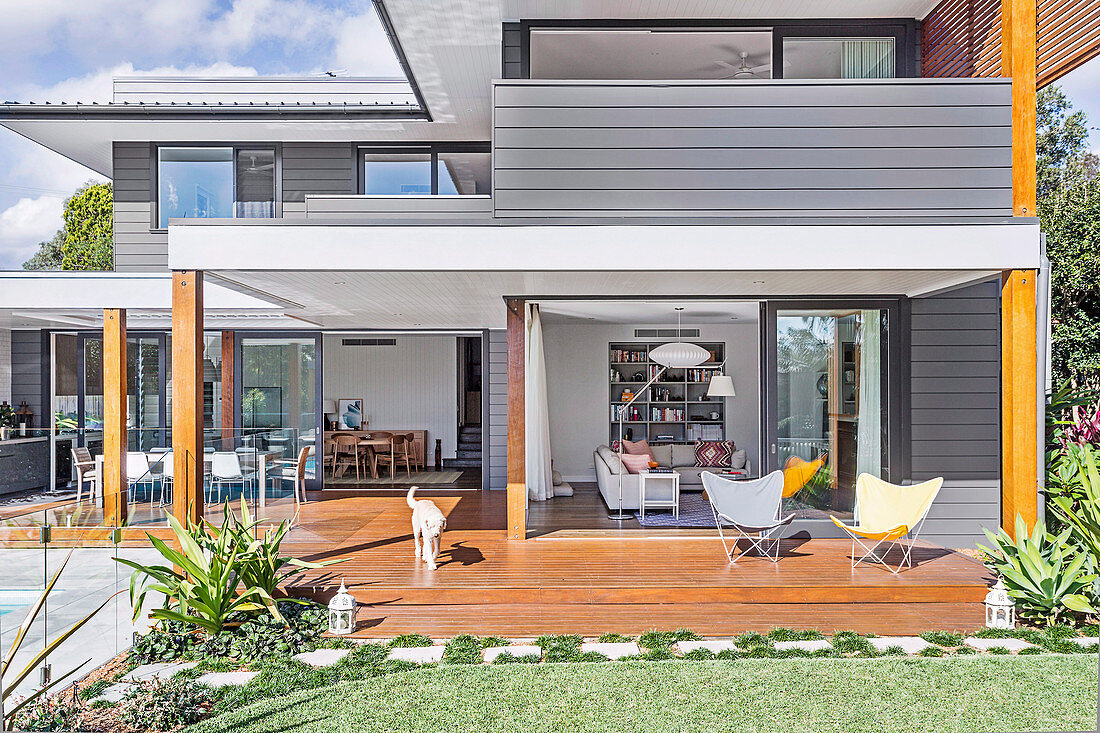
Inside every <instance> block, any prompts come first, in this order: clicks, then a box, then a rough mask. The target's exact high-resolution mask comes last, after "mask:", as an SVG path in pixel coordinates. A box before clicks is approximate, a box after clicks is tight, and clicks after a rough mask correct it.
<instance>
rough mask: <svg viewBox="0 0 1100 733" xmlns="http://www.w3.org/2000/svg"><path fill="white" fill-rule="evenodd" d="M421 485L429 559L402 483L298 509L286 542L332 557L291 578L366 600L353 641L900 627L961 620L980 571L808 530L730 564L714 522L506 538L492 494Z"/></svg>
mask: <svg viewBox="0 0 1100 733" xmlns="http://www.w3.org/2000/svg"><path fill="white" fill-rule="evenodd" d="M325 493H326V494H327V493H328V492H325ZM421 496H423V497H431V498H433V500H434V501H436V503H437V504H439V506H440V508H441V509H442V510H443V512H444V513H445V514H446V515H447V516H448V524H447V531H446V533H445V534H444V537H443V552H442V555H441V558H440V566H439V569H438V570H436V571H435V572H432V571H430V570H428V569H427V568H426V567H425V566H424V565H423V564H422V563H418V562H417V561H415V560H414V558H413V544H412V532H411V526H410V511H409V509H408V507H407V506H406V505H405V500H404V495H403V492H400V491H391V492H388V494H387V493H386V492H378V491H375V492H372V493H371V495H369V496H344V497H340V498H328V499H327V500H324V501H316V502H310V503H309V504H307V505H306V506H304V507H303V509H302V511H301V514H300V521H301V525H300V526H299V527H297V528H295V529H294V530H293V531H292V532H291V534H290V535H289V536H288V538H287V540H286V541H285V543H284V548H285V549H286V550H287V551H289V552H291V553H293V554H295V555H296V556H298V557H301V558H303V559H307V560H315V561H317V560H328V559H343V560H345V562H343V563H341V564H339V565H336V566H332V567H329V568H326V569H323V570H317V571H310V572H309V573H307V574H305V575H304V576H302V577H301V578H299V579H298V580H297V581H296V582H295V583H294V588H295V590H296V591H297V592H302V593H305V594H308V595H312V596H313V597H315V598H317V599H318V600H322V601H327V600H328V598H329V597H330V596H331V594H332V593H333V592H334V591H335V589H336V588H337V587H338V586H339V584H340V580H341V579H344V580H346V582H347V585H348V588H349V589H350V590H351V592H352V594H353V595H355V597H356V598H357V599H358V600H359V601H360V603H361V604H363V605H362V606H361V608H360V612H359V628H358V631H357V635H359V636H363V637H385V636H392V635H395V634H399V633H409V632H419V633H425V634H429V635H432V636H449V635H452V634H456V633H462V632H466V633H475V634H504V635H509V636H536V635H538V634H542V633H579V634H585V635H595V634H600V633H604V632H619V633H631V634H637V633H641V632H643V631H646V630H649V629H654V628H656V629H674V628H678V627H687V628H691V629H693V630H695V631H697V632H699V633H701V634H704V635H711V636H714V635H728V634H735V633H741V632H744V631H746V630H767V629H771V628H773V627H777V626H785V627H792V628H816V629H819V630H821V631H827V632H829V631H836V630H842V629H855V630H857V631H861V632H865V633H879V634H883V633H891V634H911V633H919V632H921V631H927V630H930V629H959V630H962V629H973V628H977V627H979V626H980V625H981V623H982V620H983V614H984V610H983V606H982V604H981V601H982V599H983V598H984V595H985V592H986V584H987V582H988V580H989V579H988V577H987V573H986V570H985V568H984V567H983V566H982V565H981V564H980V563H978V562H976V561H975V560H973V559H971V558H969V557H966V556H963V555H960V554H958V553H955V552H951V551H950V550H946V549H944V548H940V547H936V546H933V545H930V544H922V545H920V546H919V547H918V548H916V549H915V550H914V558H915V560H916V563H917V564H916V566H915V567H914V568H912V569H909V570H905V571H903V572H902V573H901V574H900V575H897V576H895V575H892V574H890V573H889V572H887V571H885V570H884V569H882V568H881V567H874V566H861V567H858V568H856V569H852V568H851V562H850V543H848V542H847V541H841V540H826V539H809V538H807V537H795V538H792V539H791V540H789V541H786V542H785V543H784V546H783V550H782V557H781V558H780V561H779V562H778V563H777V564H773V563H771V562H768V561H766V560H763V559H760V558H756V557H747V558H744V559H742V560H740V561H738V563H737V565H733V566H731V565H730V564H729V563H728V562H727V560H726V557H725V554H724V552H723V549H722V545H721V542H720V541H719V539H718V537H717V534H716V533H714V532H711V533H709V534H707V533H706V532H705V531H703V532H700V533H696V534H695V535H692V536H685V535H683V534H680V533H677V532H676V531H675V530H645V531H640V532H635V533H633V534H630V533H629V532H626V531H624V532H622V533H621V535H619V530H617V529H615V530H610V529H599V528H596V529H594V530H591V532H592V533H591V534H588V535H580V536H569V535H563V534H561V533H555V532H543V533H541V534H540V533H539V531H538V530H535V531H533V532H532V533H531V534H532V537H533V538H532V539H528V540H527V541H522V542H517V541H509V540H507V539H506V538H505V531H504V526H505V495H504V492H480V491H461V492H458V491H447V490H434V491H433V490H424V491H423V492H422V493H421ZM589 498H590V497H589ZM581 499H582V501H583V500H584V497H583V496H581ZM537 511H538V509H533V511H532V519H533V522H534V523H535V524H537V523H538V521H539V520H537V519H536V518H535V514H536V512H537ZM593 511H594V510H593ZM592 519H596V517H595V516H594V515H593V517H592ZM601 533H602V534H601ZM617 535H618V536H617Z"/></svg>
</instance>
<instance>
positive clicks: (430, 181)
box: [361, 149, 491, 196]
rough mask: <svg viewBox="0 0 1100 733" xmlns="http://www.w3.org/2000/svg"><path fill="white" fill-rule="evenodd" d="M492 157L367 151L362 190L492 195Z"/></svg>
mask: <svg viewBox="0 0 1100 733" xmlns="http://www.w3.org/2000/svg"><path fill="white" fill-rule="evenodd" d="M489 158H490V156H489V153H488V152H482V151H474V152H469V151H448V150H443V149H441V150H430V149H425V150H407V149H406V150H366V151H363V153H362V154H361V165H362V173H361V177H362V186H361V189H362V192H363V193H364V194H368V195H374V196H412V195H423V196H431V195H437V196H472V195H477V194H483V195H488V194H489V192H490V186H489V181H490V175H491V174H490V163H489Z"/></svg>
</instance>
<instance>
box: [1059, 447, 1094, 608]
mask: <svg viewBox="0 0 1100 733" xmlns="http://www.w3.org/2000/svg"><path fill="white" fill-rule="evenodd" d="M1064 463H1071V464H1073V466H1074V467H1075V469H1076V470H1075V471H1074V472H1073V474H1072V475H1069V473H1068V471H1067V480H1069V481H1072V482H1073V483H1072V486H1074V487H1075V490H1068V491H1065V492H1063V493H1061V494H1059V495H1057V496H1051V497H1050V506H1051V508H1052V509H1053V511H1054V514H1055V515H1056V516H1057V517H1058V519H1060V520H1061V521H1062V522H1063V523H1064V524H1065V525H1066V527H1067V528H1068V529H1067V532H1068V533H1069V534H1070V535H1071V537H1072V539H1073V541H1074V544H1076V545H1077V546H1078V547H1080V548H1081V550H1082V551H1083V552H1084V553H1085V554H1086V555H1087V559H1088V560H1089V561H1090V569H1091V570H1093V572H1095V571H1096V569H1097V568H1100V471H1098V470H1097V460H1096V450H1095V449H1094V448H1092V447H1091V446H1077V447H1075V448H1074V449H1073V450H1071V451H1070V452H1069V453H1068V460H1067V461H1064ZM1092 591H1093V597H1096V596H1098V595H1100V593H1098V591H1097V588H1096V587H1095V586H1094V587H1093V589H1092Z"/></svg>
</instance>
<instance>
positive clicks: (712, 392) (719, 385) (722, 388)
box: [707, 374, 737, 397]
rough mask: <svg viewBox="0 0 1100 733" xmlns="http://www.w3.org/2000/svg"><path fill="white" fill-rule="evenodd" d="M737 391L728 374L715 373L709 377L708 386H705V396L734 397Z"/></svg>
mask: <svg viewBox="0 0 1100 733" xmlns="http://www.w3.org/2000/svg"><path fill="white" fill-rule="evenodd" d="M736 396H737V391H736V390H735V389H734V388H733V377H731V376H729V375H728V374H715V375H714V376H713V377H711V378H710V386H709V387H707V397H736Z"/></svg>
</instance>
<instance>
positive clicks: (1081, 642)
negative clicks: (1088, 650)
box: [1070, 636, 1100, 647]
mask: <svg viewBox="0 0 1100 733" xmlns="http://www.w3.org/2000/svg"><path fill="white" fill-rule="evenodd" d="M1070 641H1072V642H1073V643H1074V644H1076V645H1077V646H1085V647H1089V646H1096V645H1097V644H1100V637H1097V636H1078V637H1075V638H1072V639H1070Z"/></svg>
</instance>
